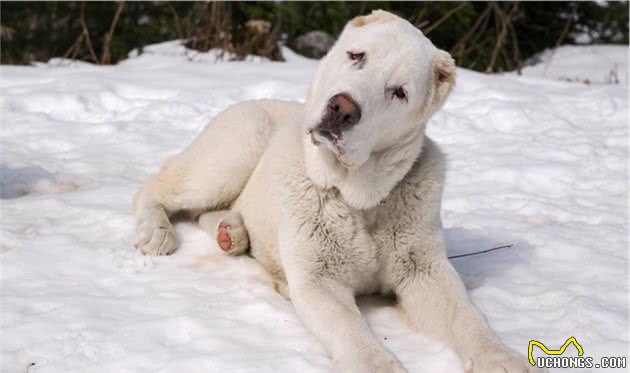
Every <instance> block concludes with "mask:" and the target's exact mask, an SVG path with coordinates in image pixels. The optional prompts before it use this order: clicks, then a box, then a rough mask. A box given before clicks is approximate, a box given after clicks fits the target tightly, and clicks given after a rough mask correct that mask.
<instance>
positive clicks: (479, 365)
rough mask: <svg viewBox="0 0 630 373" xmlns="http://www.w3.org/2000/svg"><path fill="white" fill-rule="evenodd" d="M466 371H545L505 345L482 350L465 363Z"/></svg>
mask: <svg viewBox="0 0 630 373" xmlns="http://www.w3.org/2000/svg"><path fill="white" fill-rule="evenodd" d="M465 372H466V373H545V372H547V370H545V369H540V368H537V367H534V366H532V365H531V364H530V363H529V361H528V360H527V358H526V357H525V356H523V355H520V354H518V353H516V352H514V351H512V350H510V349H508V348H505V347H496V348H490V349H488V350H484V351H481V352H479V353H477V354H476V355H474V356H473V357H472V358H471V359H469V360H468V361H467V362H466V364H465Z"/></svg>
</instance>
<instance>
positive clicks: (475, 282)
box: [357, 227, 533, 312]
mask: <svg viewBox="0 0 630 373" xmlns="http://www.w3.org/2000/svg"><path fill="white" fill-rule="evenodd" d="M444 239H445V241H446V253H447V255H448V256H449V257H451V256H455V255H462V254H470V253H475V252H478V251H483V250H487V249H491V248H494V247H498V246H504V245H512V246H511V247H508V248H504V249H499V250H496V251H491V252H487V253H482V254H478V255H471V256H464V257H460V258H452V259H450V261H451V263H452V264H453V267H455V270H456V271H457V273H458V274H459V276H460V277H461V279H462V281H463V282H464V285H465V286H466V290H468V291H470V290H474V289H476V288H478V287H480V286H481V285H483V284H484V283H485V281H486V279H487V278H488V277H489V276H492V277H500V276H501V273H503V272H506V271H509V270H510V268H512V267H513V266H515V265H517V264H519V263H522V262H523V260H522V259H521V255H523V254H524V253H527V252H529V251H531V250H532V249H533V247H532V246H531V245H530V244H529V243H528V242H527V241H524V240H522V239H516V238H513V237H510V236H507V235H500V236H493V237H488V236H484V235H482V234H480V233H478V232H475V231H472V230H469V229H465V228H461V227H453V228H446V229H444ZM357 301H358V304H359V306H360V307H361V309H362V310H364V311H368V312H369V311H370V310H374V309H378V308H380V307H383V306H389V307H393V306H394V305H395V304H396V299H395V297H382V296H374V295H368V296H362V297H359V298H358V299H357Z"/></svg>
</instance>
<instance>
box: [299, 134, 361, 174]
mask: <svg viewBox="0 0 630 373" xmlns="http://www.w3.org/2000/svg"><path fill="white" fill-rule="evenodd" d="M308 136H310V138H311V143H312V144H313V145H314V146H316V147H318V146H321V145H324V146H326V148H328V149H329V150H330V151H331V152H332V153H333V154H334V155H335V158H337V161H338V162H339V164H340V165H341V166H343V167H345V168H348V169H352V168H355V165H354V163H352V162H349V161H348V160H347V159H345V155H347V151H346V147H345V139H344V136H343V133H341V134H340V135H339V136H332V137H325V136H322V135H321V134H319V133H317V132H316V131H315V130H313V129H310V130H309V131H308Z"/></svg>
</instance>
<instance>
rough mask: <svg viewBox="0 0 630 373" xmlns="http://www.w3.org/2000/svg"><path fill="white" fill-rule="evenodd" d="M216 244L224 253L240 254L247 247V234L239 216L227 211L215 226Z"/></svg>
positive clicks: (245, 250)
mask: <svg viewBox="0 0 630 373" xmlns="http://www.w3.org/2000/svg"><path fill="white" fill-rule="evenodd" d="M216 237H217V244H218V245H219V247H220V248H221V250H223V252H224V253H226V254H229V255H241V254H244V253H245V252H247V250H248V249H249V236H248V235H247V230H246V229H245V225H244V224H243V220H242V219H241V216H240V214H239V213H237V212H229V213H228V214H227V215H226V216H225V217H224V218H223V219H222V220H221V221H220V222H219V225H218V226H217V236H216Z"/></svg>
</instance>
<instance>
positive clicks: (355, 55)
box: [347, 52, 365, 62]
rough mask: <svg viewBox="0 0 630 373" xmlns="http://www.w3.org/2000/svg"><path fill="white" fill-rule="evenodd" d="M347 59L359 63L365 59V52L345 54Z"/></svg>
mask: <svg viewBox="0 0 630 373" xmlns="http://www.w3.org/2000/svg"><path fill="white" fill-rule="evenodd" d="M347 53H348V58H349V59H351V60H352V61H355V62H361V61H363V60H364V59H365V52H347Z"/></svg>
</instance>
